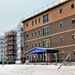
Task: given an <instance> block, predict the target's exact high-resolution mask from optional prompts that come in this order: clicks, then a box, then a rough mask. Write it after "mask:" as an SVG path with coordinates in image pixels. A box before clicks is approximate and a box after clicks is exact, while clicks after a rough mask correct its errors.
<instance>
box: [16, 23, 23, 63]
mask: <svg viewBox="0 0 75 75" xmlns="http://www.w3.org/2000/svg"><path fill="white" fill-rule="evenodd" d="M16 45H17V52H16V63H19V62H20V60H21V59H20V52H21V49H22V48H24V35H23V24H22V23H19V25H18V26H17V28H16Z"/></svg>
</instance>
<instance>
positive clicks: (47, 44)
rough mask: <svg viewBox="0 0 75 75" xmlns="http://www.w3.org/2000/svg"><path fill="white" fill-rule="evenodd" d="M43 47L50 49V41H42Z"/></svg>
mask: <svg viewBox="0 0 75 75" xmlns="http://www.w3.org/2000/svg"><path fill="white" fill-rule="evenodd" d="M43 47H50V40H49V39H48V40H44V41H43Z"/></svg>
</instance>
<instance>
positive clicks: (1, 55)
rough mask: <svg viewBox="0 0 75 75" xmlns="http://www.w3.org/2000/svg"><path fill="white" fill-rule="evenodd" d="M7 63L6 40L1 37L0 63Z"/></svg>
mask: <svg viewBox="0 0 75 75" xmlns="http://www.w3.org/2000/svg"><path fill="white" fill-rule="evenodd" d="M4 61H5V39H4V36H0V63H4Z"/></svg>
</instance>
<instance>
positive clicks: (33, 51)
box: [28, 47, 58, 54]
mask: <svg viewBox="0 0 75 75" xmlns="http://www.w3.org/2000/svg"><path fill="white" fill-rule="evenodd" d="M43 52H48V53H56V52H58V50H56V49H54V48H40V47H35V48H33V49H31V50H29V51H28V54H36V53H43Z"/></svg>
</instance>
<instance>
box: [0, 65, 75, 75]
mask: <svg viewBox="0 0 75 75" xmlns="http://www.w3.org/2000/svg"><path fill="white" fill-rule="evenodd" d="M58 67H59V66H55V65H5V66H3V67H2V65H0V75H75V66H63V67H61V69H59V70H58Z"/></svg>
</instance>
